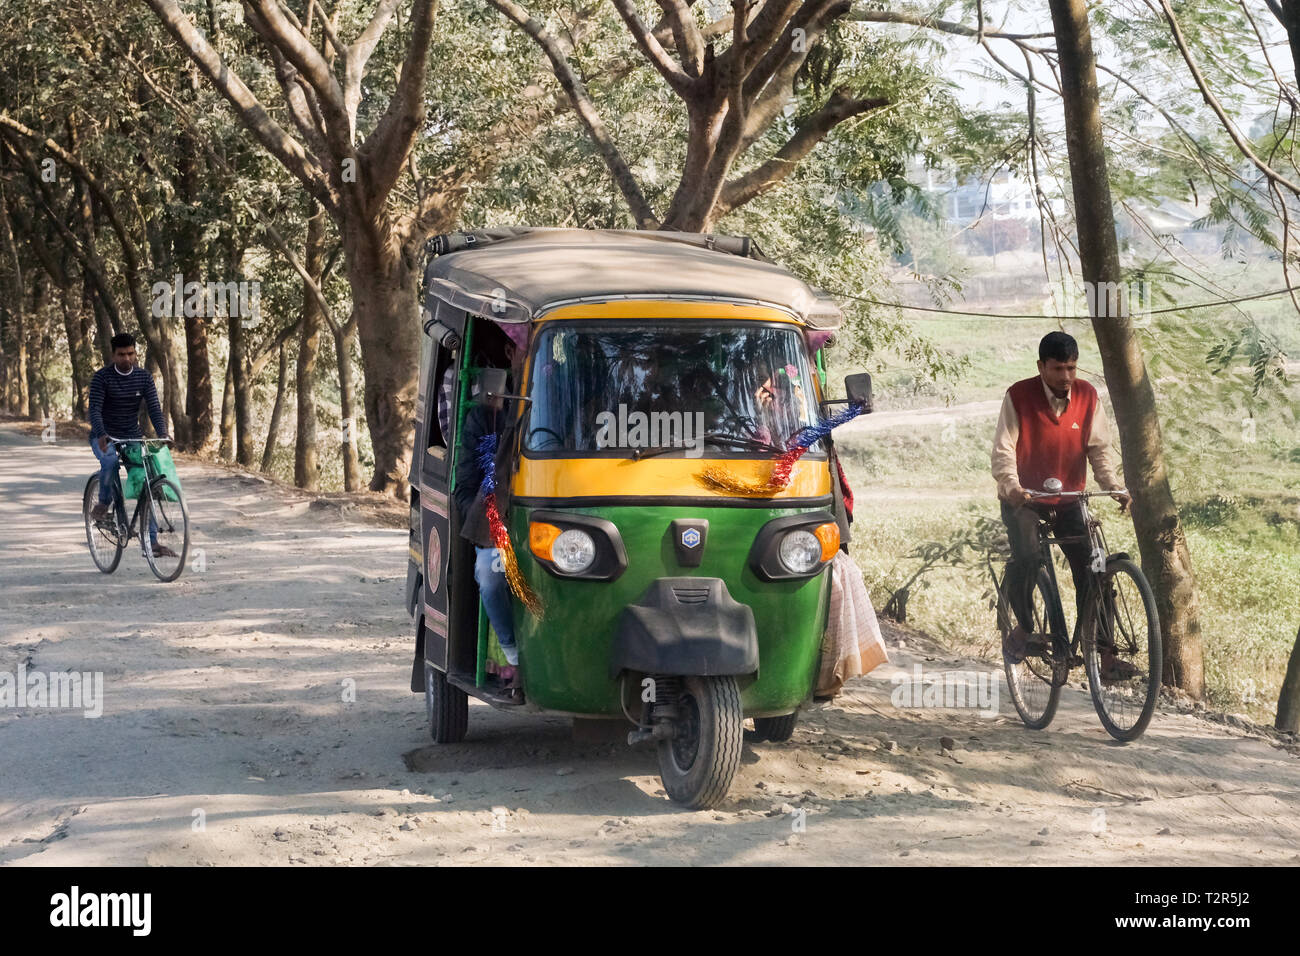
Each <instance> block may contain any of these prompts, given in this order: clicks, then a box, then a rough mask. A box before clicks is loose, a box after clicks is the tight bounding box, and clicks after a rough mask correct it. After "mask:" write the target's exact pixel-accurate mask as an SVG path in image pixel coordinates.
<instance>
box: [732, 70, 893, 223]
mask: <svg viewBox="0 0 1300 956" xmlns="http://www.w3.org/2000/svg"><path fill="white" fill-rule="evenodd" d="M890 102H891V101H890V100H888V99H884V98H881V97H874V98H869V99H858V98H855V97H853V96H851V95H850V94H849V93H848V91H847V89H845V88H844V87H841V88H840V89H837V90H836V91H835V92H834V93H833V94H831V97H830V99H829V100H827V101H826V103H825V104H824V105H823V106H822V108H821V109H819V110H818V111H817V112H816V113H814V114H813V115H812V116H809V117H808V118H807V119H805V120H804V121H803V122H802V123H800V124H799V128H798V129H797V130H796V131H795V134H794V135H793V136H791V137H790V139H789V141H788V142H787V143H786V144H785V145H784V146H782V147H781V148H780V149H779V150H778V151H777V153H776V155H775V156H773V157H772V158H771V159H769V160H768V161H767V162H765V163H762V164H761V165H759V166H758V167H757V168H755V169H752V170H750V171H749V172H748V173H745V174H744V175H743V176H740V177H738V178H736V179H734V180H732V181H731V182H729V183H727V184H726V185H725V186H724V187H723V189H722V194H721V195H720V196H719V197H718V206H717V209H718V212H717V218H721V217H722V216H725V215H727V214H728V213H730V212H732V211H733V210H736V209H738V208H740V207H741V206H743V205H745V203H747V202H749V201H750V200H752V199H755V198H756V197H758V196H761V195H762V194H763V193H765V192H767V191H768V190H770V189H772V188H773V187H775V186H777V185H779V184H780V183H781V182H782V181H783V180H784V179H785V178H786V177H787V176H788V175H790V173H791V171H792V170H794V168H795V167H796V166H798V165H799V163H800V162H801V161H802V160H803V159H804V158H805V157H806V156H807V155H808V154H809V153H811V152H812V151H813V148H814V147H816V145H817V144H818V143H820V142H821V141H822V140H823V139H825V138H826V136H827V134H829V133H830V131H831V130H832V129H834V128H835V127H836V126H838V125H839V124H840V123H843V122H844V121H845V120H847V119H851V118H852V117H854V116H861V115H862V114H863V113H869V112H871V111H872V110H878V109H881V108H882V107H885V106H889V105H890Z"/></svg>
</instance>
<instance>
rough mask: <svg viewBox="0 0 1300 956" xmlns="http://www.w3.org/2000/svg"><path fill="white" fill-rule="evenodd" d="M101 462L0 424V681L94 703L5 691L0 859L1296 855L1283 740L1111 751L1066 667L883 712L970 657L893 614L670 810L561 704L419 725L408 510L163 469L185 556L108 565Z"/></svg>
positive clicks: (1116, 859)
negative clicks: (65, 679) (1041, 708)
mask: <svg viewBox="0 0 1300 956" xmlns="http://www.w3.org/2000/svg"><path fill="white" fill-rule="evenodd" d="M92 464H93V460H92V458H91V456H90V453H89V451H88V450H87V449H86V448H85V446H84V445H83V444H82V443H81V442H74V441H72V440H68V441H66V442H60V443H55V444H43V443H41V442H40V441H39V440H38V439H33V438H29V437H26V436H24V435H22V434H20V433H19V432H18V430H17V429H16V428H15V427H14V426H12V425H0V594H2V595H3V598H2V606H0V675H2V674H4V673H5V672H7V673H9V674H11V675H16V674H18V673H19V670H20V669H25V671H26V673H28V674H31V673H43V674H50V673H53V672H59V671H67V670H75V671H84V672H101V673H102V674H103V681H104V694H103V701H102V710H103V714H102V716H100V717H98V718H88V717H85V716H83V714H82V712H81V711H80V710H60V709H49V708H33V707H28V708H25V709H18V708H13V707H10V708H6V709H0V755H3V763H2V764H0V862H2V863H9V864H33V865H42V864H65V865H67V864H70V865H84V864H142V863H148V864H218V865H219V864H258V863H274V864H286V863H293V864H303V865H313V864H316V865H319V864H339V863H353V864H362V863H366V864H377V863H390V862H392V863H402V864H439V865H446V864H477V863H487V864H517V863H525V862H531V863H536V864H557V863H558V864H576V863H623V864H656V863H665V864H667V863H682V862H687V863H704V864H780V863H804V864H808V863H816V864H833V863H896V864H944V865H953V864H969V865H984V864H996V863H1035V864H1052V863H1057V864H1059V863H1074V862H1085V863H1088V862H1095V863H1130V864H1131V863H1153V864H1184V863H1201V864H1242V863H1286V862H1300V850H1297V847H1300V758H1298V757H1297V756H1296V753H1295V752H1294V751H1295V749H1296V748H1295V747H1294V746H1292V748H1291V749H1290V750H1288V749H1286V748H1285V747H1283V746H1281V745H1280V744H1279V742H1277V741H1270V740H1266V739H1264V738H1262V737H1258V736H1252V735H1249V734H1247V733H1246V732H1244V731H1242V730H1239V729H1236V728H1233V727H1224V726H1220V725H1217V724H1213V723H1210V722H1208V721H1206V720H1204V719H1202V718H1199V717H1194V716H1192V715H1189V714H1178V713H1173V712H1168V713H1161V714H1158V715H1157V718H1156V720H1155V721H1154V722H1153V724H1152V726H1151V729H1150V731H1149V732H1148V733H1147V735H1146V736H1145V738H1143V739H1142V740H1141V741H1139V742H1138V743H1136V744H1132V745H1129V746H1117V745H1114V744H1112V743H1111V742H1110V741H1109V738H1107V736H1106V735H1105V733H1104V732H1103V731H1102V729H1101V726H1100V725H1099V723H1098V722H1097V719H1096V716H1095V715H1094V714H1093V712H1092V709H1091V705H1090V703H1089V700H1088V697H1087V694H1086V693H1084V692H1082V691H1079V690H1078V689H1077V688H1076V689H1069V690H1067V693H1066V700H1065V702H1064V704H1063V706H1062V712H1061V714H1060V715H1059V716H1058V718H1057V720H1056V723H1055V724H1054V725H1053V726H1052V728H1051V729H1050V730H1048V731H1047V732H1042V733H1032V732H1029V731H1026V730H1025V729H1023V727H1022V726H1021V725H1020V724H1019V722H1018V721H1017V720H1016V719H1015V716H1014V712H1013V711H1012V710H1011V706H1010V702H1009V701H1008V700H1007V699H1006V695H1005V688H1004V687H999V690H1001V691H1002V693H1001V694H1000V696H999V698H998V700H999V702H1000V707H999V708H998V710H999V711H1000V712H999V713H998V714H997V715H996V716H990V717H983V716H980V715H979V713H977V712H976V711H974V710H961V711H959V710H935V709H928V710H926V709H906V708H901V707H896V706H894V705H893V703H892V702H891V694H892V693H893V692H894V691H895V690H896V689H898V684H897V683H896V682H895V681H892V680H891V678H892V677H893V676H894V675H895V674H899V673H900V671H901V672H905V673H908V674H911V673H913V671H912V668H913V667H914V666H915V665H918V664H919V665H921V666H922V667H923V668H924V669H925V671H924V672H925V673H927V674H928V673H932V672H935V671H944V670H963V671H975V672H979V673H985V674H987V673H990V671H991V667H990V665H989V664H988V663H987V662H974V661H959V660H955V659H953V658H951V657H945V656H943V652H942V651H940V650H936V649H934V648H933V647H932V646H931V645H929V644H928V643H927V642H926V641H925V639H924V638H923V637H922V636H919V635H912V634H903V633H901V632H899V631H896V630H891V631H890V643H891V649H890V653H891V655H892V657H893V660H892V661H891V663H890V664H889V665H887V666H885V667H882V668H880V669H878V670H877V671H876V672H875V673H873V674H872V675H870V676H869V677H867V678H864V679H860V680H858V681H855V682H853V683H852V684H850V687H849V692H848V693H847V694H846V695H845V696H844V697H842V698H840V699H839V700H837V701H836V703H834V704H832V705H829V706H826V707H823V708H821V709H818V710H814V711H812V712H810V713H808V714H807V715H806V718H805V719H804V721H803V722H802V724H801V726H800V728H799V730H798V731H797V732H796V734H795V737H794V739H793V740H792V741H790V742H789V743H785V744H763V743H756V744H752V745H748V746H747V747H746V749H745V753H744V759H743V764H742V766H741V769H740V773H739V775H738V777H737V779H736V782H735V784H734V786H733V787H732V790H731V794H730V796H729V798H728V800H727V802H726V804H725V805H724V806H723V807H722V808H721V809H719V810H716V811H708V812H684V811H682V810H679V809H677V808H676V807H675V806H674V805H672V804H671V803H669V802H668V801H667V799H666V798H665V797H664V796H663V794H662V791H661V789H660V787H659V781H658V777H657V771H656V762H655V756H654V753H653V751H651V750H647V749H635V750H632V749H629V748H627V747H626V745H625V744H623V743H617V742H578V741H575V740H574V739H573V736H572V732H571V729H570V726H569V722H568V721H566V720H562V719H558V718H547V719H542V718H535V717H526V716H522V715H518V714H512V713H503V712H499V711H494V710H491V709H490V708H488V707H486V706H483V705H479V704H477V703H475V704H473V705H472V706H471V711H470V733H469V738H468V740H467V741H466V742H465V743H463V744H459V745H455V746H446V747H434V746H433V745H432V744H430V743H428V740H427V737H426V734H425V730H424V713H423V702H422V699H421V698H420V697H418V696H416V695H414V694H411V693H410V692H409V690H408V689H407V686H408V684H407V682H408V680H409V672H410V664H411V647H412V638H411V628H410V623H409V621H408V619H407V617H406V614H405V611H404V609H403V607H402V606H401V587H402V582H403V578H404V573H405V563H406V547H405V533H404V532H403V531H402V530H401V529H399V528H393V527H390V526H384V525H382V524H380V523H376V522H373V521H365V520H362V519H361V517H360V516H359V515H353V514H346V513H343V514H341V513H340V512H339V510H338V509H337V508H336V507H334V506H332V505H326V506H322V505H320V504H317V505H316V506H313V500H312V498H311V497H310V496H307V495H303V494H300V493H295V492H290V491H287V490H284V489H282V488H279V487H275V486H270V485H267V484H265V483H263V482H262V481H260V480H259V479H256V478H253V477H251V476H249V477H240V476H238V475H234V474H231V473H230V472H228V471H225V470H221V469H218V468H215V467H211V466H205V465H198V464H194V463H192V462H186V461H182V462H181V465H180V474H181V477H182V480H183V482H184V486H185V490H186V494H187V497H188V500H189V501H190V507H191V512H192V516H193V526H194V547H195V548H197V549H199V550H200V551H201V552H202V557H203V562H204V563H203V564H202V569H201V570H200V569H198V568H191V569H189V570H187V572H186V573H185V575H184V576H183V577H182V578H181V579H180V581H178V582H177V583H175V584H171V585H162V584H158V583H157V582H155V581H154V580H153V578H152V577H151V576H150V574H149V572H148V569H147V568H146V567H145V565H144V561H143V559H142V558H141V557H140V555H139V553H138V551H128V553H127V554H126V556H125V557H124V558H123V561H122V566H121V567H120V568H119V569H118V571H117V573H116V574H114V575H112V576H111V577H106V576H103V575H101V574H100V573H99V572H98V571H96V570H95V569H94V567H93V565H92V564H91V562H90V559H89V556H88V555H87V553H86V548H85V543H84V537H83V531H82V525H81V521H80V515H79V502H80V494H81V489H82V486H83V483H84V480H85V475H86V474H87V473H88V472H89V471H90V468H91V465H92ZM899 640H904V641H906V643H907V646H906V647H901V648H900V647H897V646H895V645H896V643H897V642H898V641H899ZM993 686H997V685H993ZM349 687H354V688H355V701H352V702H349V701H345V699H344V698H345V692H346V691H347V689H348V688H349ZM942 737H949V738H951V743H952V744H953V745H954V748H955V749H952V750H945V749H943V748H942V747H941V745H940V738H942Z"/></svg>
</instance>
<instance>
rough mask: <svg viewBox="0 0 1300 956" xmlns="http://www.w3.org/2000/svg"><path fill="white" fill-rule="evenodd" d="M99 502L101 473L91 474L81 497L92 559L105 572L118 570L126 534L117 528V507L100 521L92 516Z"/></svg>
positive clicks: (124, 548)
mask: <svg viewBox="0 0 1300 956" xmlns="http://www.w3.org/2000/svg"><path fill="white" fill-rule="evenodd" d="M97 504H99V475H91V476H90V480H89V481H87V482H86V491H85V493H84V494H83V495H82V498H81V516H82V518H83V519H84V520H85V522H86V545H87V547H89V549H90V560H92V561H94V562H95V567H97V568H99V570H101V571H103V572H104V573H105V574H112V573H113V572H114V571H116V570H117V566H118V564H119V563H120V562H121V560H122V552H123V551H125V550H126V535H125V534H120V533H119V532H118V529H117V520H118V519H117V509H116V508H110V509H109V512H108V514H106V515H104V517H103V518H102V519H100V521H99V522H96V521H95V519H94V518H92V517H91V516H90V510H91V509H92V508H94V507H95V505H97Z"/></svg>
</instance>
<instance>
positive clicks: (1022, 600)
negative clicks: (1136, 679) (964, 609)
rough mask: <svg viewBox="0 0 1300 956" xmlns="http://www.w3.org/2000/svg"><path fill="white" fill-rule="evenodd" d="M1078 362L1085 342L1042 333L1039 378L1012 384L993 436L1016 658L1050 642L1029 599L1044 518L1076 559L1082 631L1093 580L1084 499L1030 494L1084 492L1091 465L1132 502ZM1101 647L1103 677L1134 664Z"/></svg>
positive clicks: (1102, 414) (1007, 649)
mask: <svg viewBox="0 0 1300 956" xmlns="http://www.w3.org/2000/svg"><path fill="white" fill-rule="evenodd" d="M1078 360H1079V345H1078V343H1077V342H1076V341H1075V340H1074V337H1073V336H1071V335H1068V334H1066V333H1065V332H1049V333H1048V334H1047V335H1045V336H1043V339H1042V341H1041V342H1039V343H1038V375H1036V376H1034V377H1033V378H1027V379H1024V380H1023V381H1019V382H1016V383H1015V384H1014V385H1012V386H1011V387H1010V388H1009V389H1007V393H1006V395H1005V397H1004V398H1003V399H1002V411H1001V414H1000V415H999V417H998V426H997V431H996V432H995V433H994V436H993V459H992V460H993V477H994V479H996V481H997V483H998V498H999V500H1000V502H1001V505H1002V522H1003V524H1005V525H1006V526H1007V535H1008V537H1009V538H1010V541H1011V560H1010V561H1009V562H1008V563H1007V571H1006V578H1005V589H1006V592H1007V594H1008V596H1009V597H1008V600H1009V602H1010V604H1011V609H1012V611H1013V612H1014V613H1015V617H1016V622H1017V623H1016V626H1015V628H1014V629H1012V631H1011V632H1010V634H1008V635H1007V637H1006V639H1005V641H1004V642H1003V648H1002V649H1003V653H1005V654H1006V655H1007V657H1008V659H1010V660H1012V661H1013V662H1019V661H1021V660H1023V659H1024V657H1025V656H1026V654H1029V653H1033V652H1036V651H1040V650H1043V649H1044V648H1045V647H1046V642H1045V636H1044V635H1040V634H1031V633H1030V629H1031V628H1032V627H1033V615H1032V614H1031V613H1030V607H1029V598H1030V594H1031V593H1032V586H1033V582H1034V580H1035V578H1036V576H1037V573H1038V562H1039V550H1038V525H1039V522H1040V521H1046V522H1047V523H1048V526H1049V527H1050V529H1051V531H1052V534H1053V536H1054V537H1056V538H1057V539H1058V541H1059V543H1060V547H1061V550H1062V551H1063V552H1064V553H1065V557H1066V560H1067V561H1069V563H1070V574H1071V576H1072V577H1073V578H1074V589H1075V600H1076V605H1077V609H1078V616H1077V617H1076V620H1075V628H1076V629H1077V628H1078V626H1079V618H1081V617H1082V610H1083V607H1084V601H1085V598H1086V596H1087V589H1088V587H1089V586H1090V580H1091V579H1090V576H1089V574H1088V561H1089V557H1090V545H1089V542H1088V529H1087V528H1086V527H1084V521H1083V510H1082V507H1081V505H1080V503H1079V501H1078V499H1070V500H1067V501H1062V500H1061V499H1058V498H1046V497H1038V498H1033V497H1032V496H1031V495H1030V492H1031V491H1035V492H1037V491H1040V490H1041V489H1042V488H1043V482H1045V481H1046V480H1047V479H1049V478H1058V479H1060V481H1061V485H1062V487H1061V490H1062V491H1066V492H1070V491H1083V490H1085V487H1086V485H1087V482H1088V463H1089V462H1091V464H1092V474H1093V477H1094V478H1095V479H1096V480H1097V484H1098V485H1100V486H1101V488H1102V490H1103V491H1116V492H1118V493H1116V494H1114V495H1112V497H1114V498H1115V500H1116V501H1118V502H1119V503H1120V509H1121V510H1125V509H1127V508H1128V504H1129V496H1128V495H1127V494H1124V493H1122V492H1119V489H1121V488H1122V487H1123V485H1122V484H1121V483H1120V481H1119V480H1118V478H1117V477H1116V475H1115V469H1114V466H1113V465H1112V463H1111V460H1110V424H1109V421H1108V420H1107V418H1106V408H1105V406H1104V405H1103V404H1102V403H1101V400H1100V399H1099V398H1098V396H1097V390H1096V389H1095V388H1093V387H1092V385H1090V384H1089V383H1088V382H1084V381H1076V379H1075V376H1076V374H1077V371H1078ZM1027 489H1028V490H1027ZM1031 502H1032V503H1031ZM1099 650H1100V652H1101V665H1102V674H1103V675H1104V676H1105V677H1113V676H1120V675H1118V674H1117V673H1116V672H1117V671H1118V670H1120V669H1122V668H1124V667H1126V666H1128V665H1127V662H1125V661H1120V660H1118V659H1117V658H1116V657H1115V652H1114V649H1113V648H1111V647H1101V648H1099Z"/></svg>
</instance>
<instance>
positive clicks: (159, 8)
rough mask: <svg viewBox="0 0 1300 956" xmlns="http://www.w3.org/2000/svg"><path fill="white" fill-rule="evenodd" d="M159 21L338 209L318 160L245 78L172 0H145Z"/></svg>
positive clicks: (272, 146) (257, 133) (269, 143)
mask: <svg viewBox="0 0 1300 956" xmlns="http://www.w3.org/2000/svg"><path fill="white" fill-rule="evenodd" d="M144 2H145V3H147V4H148V5H149V7H150V8H151V9H152V10H153V11H154V13H155V14H157V16H158V19H159V20H160V21H162V25H163V28H164V29H165V30H166V31H167V32H168V33H170V34H171V35H172V37H173V38H174V39H175V40H176V42H178V43H179V44H181V46H183V47H185V49H186V50H188V51H189V55H190V59H191V60H193V61H194V63H195V64H196V65H197V66H198V68H199V70H200V71H201V72H202V73H203V75H204V76H206V77H207V78H208V80H209V81H211V83H212V85H213V86H214V87H216V89H217V91H218V92H219V93H220V94H221V95H222V96H224V97H225V98H226V101H227V102H229V103H230V105H231V106H232V107H234V110H235V113H236V115H237V116H238V117H239V119H240V122H241V123H243V125H244V126H245V127H246V128H247V129H248V131H249V132H250V133H252V134H253V136H254V138H256V139H257V141H258V142H259V143H261V144H262V146H263V148H264V149H266V151H267V152H269V153H270V154H271V155H272V156H274V157H275V158H276V159H278V160H279V161H280V163H281V164H282V165H283V166H284V168H285V169H287V170H289V172H291V173H293V175H294V176H296V177H297V178H298V179H299V181H301V182H302V184H303V186H305V187H306V189H307V191H308V192H309V193H310V194H311V195H312V197H313V198H314V199H316V201H317V202H319V203H321V204H322V205H323V206H325V207H326V208H327V209H330V210H337V208H338V203H337V202H336V201H335V198H334V195H333V193H332V192H331V190H330V186H329V181H328V179H327V177H326V175H325V171H324V168H323V167H322V166H321V163H320V160H319V159H318V158H317V157H315V156H314V155H312V154H311V153H309V152H308V151H307V150H306V149H305V148H304V147H303V145H302V144H301V143H299V142H298V141H297V140H296V139H294V138H293V137H292V136H290V135H289V134H288V133H287V132H285V131H284V129H283V128H282V127H281V126H280V125H279V124H278V123H276V122H275V120H273V119H271V116H270V114H269V113H267V111H266V109H265V107H263V106H262V104H261V103H259V102H258V100H257V97H256V96H254V95H253V92H252V91H251V90H250V89H249V88H248V87H247V86H245V85H244V81H243V80H241V79H240V78H239V76H238V75H237V74H236V73H235V72H234V71H233V70H231V69H230V68H229V67H228V66H227V65H226V64H225V62H223V61H222V59H221V56H220V54H218V53H217V51H216V50H214V49H213V48H212V46H211V45H210V44H209V43H208V42H207V40H205V39H204V38H203V35H202V34H201V33H199V31H198V30H197V29H195V27H194V24H193V23H191V22H190V19H189V17H187V16H185V14H184V13H182V12H181V9H180V7H179V6H177V5H176V2H175V0H144Z"/></svg>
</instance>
